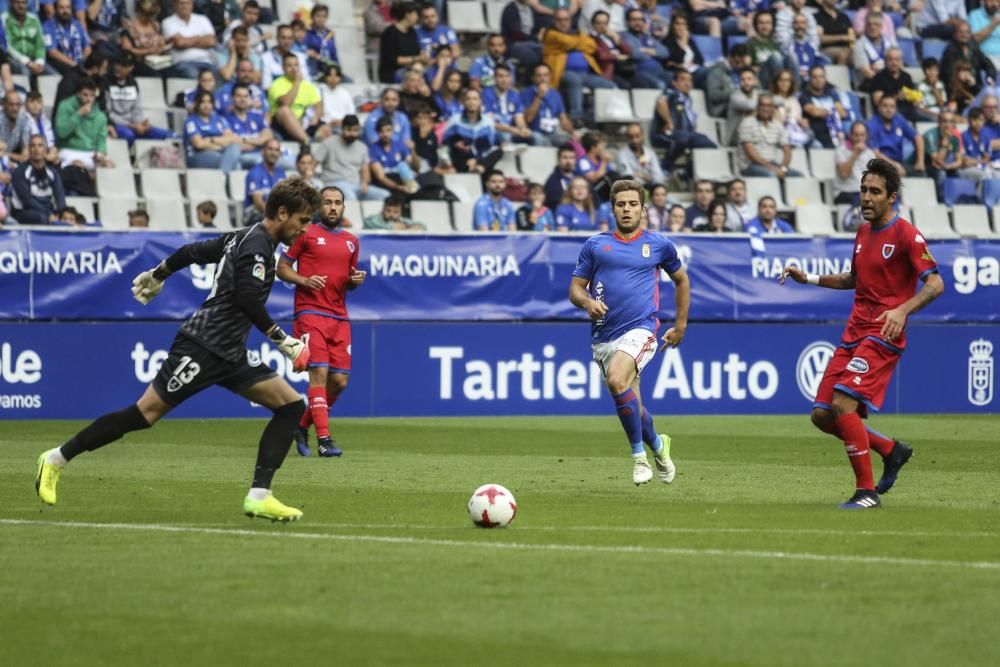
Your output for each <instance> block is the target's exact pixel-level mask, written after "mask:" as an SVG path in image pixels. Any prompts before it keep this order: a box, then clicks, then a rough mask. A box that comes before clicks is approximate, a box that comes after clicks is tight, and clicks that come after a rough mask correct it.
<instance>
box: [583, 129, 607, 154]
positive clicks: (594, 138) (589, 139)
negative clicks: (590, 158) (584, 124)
mask: <svg viewBox="0 0 1000 667" xmlns="http://www.w3.org/2000/svg"><path fill="white" fill-rule="evenodd" d="M602 141H604V135H603V134H601V133H600V132H588V133H587V134H585V135H583V138H582V139H580V145H582V146H583V150H585V151H587V152H588V153H589V152H590V151H592V150H593V149H594V147H595V146H597V144H599V143H601V142H602Z"/></svg>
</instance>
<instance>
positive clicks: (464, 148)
mask: <svg viewBox="0 0 1000 667" xmlns="http://www.w3.org/2000/svg"><path fill="white" fill-rule="evenodd" d="M462 108H463V109H462V113H461V114H458V115H455V116H452V117H451V119H450V120H449V121H448V125H447V126H446V127H445V129H444V137H443V138H442V139H441V143H442V144H444V145H445V146H447V147H448V149H449V153H450V154H451V163H452V165H454V166H455V170H456V171H459V172H479V173H480V174H485V173H486V172H488V171H490V170H492V169H493V167H494V166H496V163H497V162H499V161H500V158H502V157H503V150H501V148H500V146H499V145H498V143H497V134H496V130H495V128H494V127H493V117H492V116H490V115H488V114H484V113H483V101H482V98H481V97H480V95H479V91H478V90H475V89H473V88H469V89H467V90H466V91H465V93H464V94H463V96H462Z"/></svg>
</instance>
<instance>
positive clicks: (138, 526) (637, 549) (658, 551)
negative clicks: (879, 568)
mask: <svg viewBox="0 0 1000 667" xmlns="http://www.w3.org/2000/svg"><path fill="white" fill-rule="evenodd" d="M0 525H6V526H20V527H31V526H34V527H46V528H48V527H52V528H76V529H88V530H122V531H146V532H163V533H184V534H199V535H218V536H223V537H269V538H272V539H275V538H277V539H301V540H332V541H337V542H370V543H378V544H394V545H410V546H431V547H457V548H462V549H468V548H474V547H478V548H487V549H513V550H529V551H548V552H573V553H604V554H630V555H634V554H646V555H655V556H690V557H695V558H701V557H706V556H708V557H718V558H732V559H763V560H792V561H812V562H827V563H848V564H863V565H902V566H913V567H951V568H961V569H971V570H990V571H998V572H1000V561H956V560H936V559H923V558H897V557H890V556H857V555H846V554H817V553H809V552H794V551H754V550H749V549H693V548H684V547H646V546H637V545H620V546H605V545H596V544H529V543H524V542H482V541H474V540H442V539H430V538H420V537H392V536H383V535H343V534H335V533H315V532H296V531H284V532H268V531H261V530H243V529H238V528H206V527H196V526H181V525H171V524H150V523H95V522H85V521H36V520H27V519H0Z"/></svg>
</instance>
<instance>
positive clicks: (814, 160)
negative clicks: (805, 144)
mask: <svg viewBox="0 0 1000 667" xmlns="http://www.w3.org/2000/svg"><path fill="white" fill-rule="evenodd" d="M835 153H836V151H834V150H833V149H832V148H812V149H810V150H809V171H810V172H812V175H813V177H814V178H817V179H819V180H821V181H832V180H834V179H836V178H837V161H836V157H835Z"/></svg>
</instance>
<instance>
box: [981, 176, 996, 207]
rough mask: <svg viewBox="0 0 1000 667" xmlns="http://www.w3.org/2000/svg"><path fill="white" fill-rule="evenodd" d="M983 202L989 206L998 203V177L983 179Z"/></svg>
mask: <svg viewBox="0 0 1000 667" xmlns="http://www.w3.org/2000/svg"><path fill="white" fill-rule="evenodd" d="M983 203H985V204H986V206H988V207H989V208H993V207H994V206H996V205H997V204H1000V179H996V178H991V179H989V180H986V181H983Z"/></svg>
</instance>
